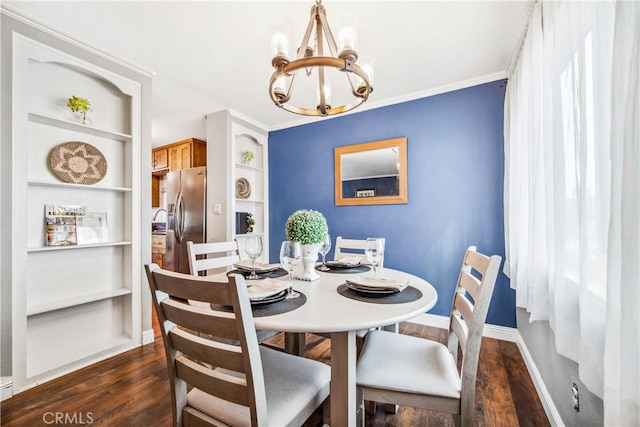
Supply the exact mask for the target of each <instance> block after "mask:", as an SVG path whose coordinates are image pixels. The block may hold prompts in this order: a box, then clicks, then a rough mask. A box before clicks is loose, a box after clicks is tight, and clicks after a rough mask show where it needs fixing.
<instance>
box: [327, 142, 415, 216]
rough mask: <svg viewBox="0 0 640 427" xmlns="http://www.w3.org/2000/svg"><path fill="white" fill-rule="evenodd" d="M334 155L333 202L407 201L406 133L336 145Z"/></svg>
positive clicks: (341, 204) (372, 202)
mask: <svg viewBox="0 0 640 427" xmlns="http://www.w3.org/2000/svg"><path fill="white" fill-rule="evenodd" d="M387 152H389V153H393V154H392V156H393V157H389V156H388V155H387ZM334 156H335V162H334V164H335V197H336V206H354V205H392V204H402V203H407V201H408V191H407V138H406V137H403V138H395V139H386V140H383V141H374V142H367V143H364V144H355V145H347V146H343V147H336V148H335V149H334ZM385 159H386V160H385ZM360 173H361V174H360ZM381 179H384V181H385V182H383V181H379V180H381ZM348 182H351V183H352V184H351V185H350V187H351V188H348V187H349V184H345V183H348ZM346 193H348V194H346Z"/></svg>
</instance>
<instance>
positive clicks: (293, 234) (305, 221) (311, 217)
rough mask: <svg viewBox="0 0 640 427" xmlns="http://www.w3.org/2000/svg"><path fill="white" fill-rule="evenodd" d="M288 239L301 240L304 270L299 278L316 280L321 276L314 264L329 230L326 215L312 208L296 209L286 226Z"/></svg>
mask: <svg viewBox="0 0 640 427" xmlns="http://www.w3.org/2000/svg"><path fill="white" fill-rule="evenodd" d="M284 231H285V234H286V236H287V239H288V240H292V241H295V242H300V245H301V246H302V264H303V266H304V271H303V272H302V273H301V274H299V275H297V276H296V278H297V279H301V280H308V281H312V280H316V279H319V278H320V276H319V275H318V274H317V273H316V271H315V268H314V265H315V262H316V261H317V260H318V248H319V247H320V243H322V241H323V240H324V239H325V237H326V236H327V233H328V232H329V227H328V226H327V220H326V219H325V217H324V215H322V214H321V213H320V212H318V211H314V210H311V209H303V210H298V211H295V212H294V213H292V214H291V216H289V218H288V219H287V222H286V224H285V227H284Z"/></svg>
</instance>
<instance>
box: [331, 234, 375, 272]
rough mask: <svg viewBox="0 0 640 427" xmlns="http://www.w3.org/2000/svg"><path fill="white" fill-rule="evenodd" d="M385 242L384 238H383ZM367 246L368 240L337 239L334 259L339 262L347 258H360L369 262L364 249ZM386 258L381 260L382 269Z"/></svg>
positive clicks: (340, 237) (339, 237)
mask: <svg viewBox="0 0 640 427" xmlns="http://www.w3.org/2000/svg"><path fill="white" fill-rule="evenodd" d="M382 240H383V241H384V238H382ZM366 246H367V241H366V240H359V239H344V238H342V236H338V237H336V244H335V247H334V250H333V259H334V261H338V260H339V259H340V258H343V257H346V256H359V257H360V259H361V260H362V262H367V261H368V259H367V256H366V255H365V254H364V249H365V247H366ZM383 263H384V257H383V258H382V259H381V260H380V267H381V268H382V267H383V265H382V264H383Z"/></svg>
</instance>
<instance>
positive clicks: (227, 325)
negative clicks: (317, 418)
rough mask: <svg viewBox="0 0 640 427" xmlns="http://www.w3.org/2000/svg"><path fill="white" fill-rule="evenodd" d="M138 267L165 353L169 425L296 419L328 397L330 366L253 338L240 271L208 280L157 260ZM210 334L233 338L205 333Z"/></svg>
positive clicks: (282, 423) (298, 422)
mask: <svg viewBox="0 0 640 427" xmlns="http://www.w3.org/2000/svg"><path fill="white" fill-rule="evenodd" d="M145 270H146V273H147V277H148V280H149V285H150V287H151V294H152V297H153V303H154V305H155V308H156V311H157V313H158V318H159V321H160V326H161V331H162V339H163V342H164V347H165V352H166V357H167V367H168V370H169V378H170V385H171V398H172V404H173V425H174V426H204V425H215V426H220V425H231V426H249V425H250V426H299V425H301V424H302V423H304V421H305V420H306V419H307V418H308V417H309V416H310V415H311V414H312V413H313V412H314V411H315V410H316V409H317V408H318V407H320V405H322V404H323V402H324V401H325V400H326V398H327V397H328V396H329V386H330V380H331V369H330V368H329V366H327V365H325V364H323V363H320V362H317V361H313V360H310V359H304V358H301V357H297V356H293V355H290V354H287V353H284V352H279V351H276V350H272V349H269V348H266V347H262V346H259V345H258V340H257V336H256V332H255V328H254V325H253V315H252V312H251V305H250V302H249V296H248V294H247V287H246V283H245V280H244V277H242V276H241V275H231V276H230V277H229V280H228V281H224V282H223V281H221V282H216V283H212V282H211V281H210V280H209V279H207V278H205V277H197V276H192V275H188V274H183V273H177V272H172V271H167V270H162V269H160V267H158V266H157V265H156V264H147V265H145ZM212 285H213V286H212ZM185 300H194V301H200V302H202V303H205V304H206V305H211V304H217V305H220V306H221V307H225V308H226V309H225V310H220V311H215V310H210V309H209V310H207V309H202V308H200V307H198V306H193V305H190V304H188V303H185V302H183V301H185ZM214 336H215V337H221V338H223V339H225V340H231V341H236V342H237V343H238V344H237V345H230V344H226V343H222V342H220V341H215V340H212V339H208V338H206V337H214ZM325 416H326V414H325Z"/></svg>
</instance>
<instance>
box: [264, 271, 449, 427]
mask: <svg viewBox="0 0 640 427" xmlns="http://www.w3.org/2000/svg"><path fill="white" fill-rule="evenodd" d="M318 274H319V275H320V279H318V280H315V281H313V282H305V281H300V280H295V279H294V281H293V288H294V289H295V290H297V291H300V292H302V293H304V295H305V296H306V298H307V301H306V302H305V304H304V305H302V306H301V307H298V308H296V309H295V310H292V311H289V312H286V313H282V314H277V315H273V316H263V317H254V319H253V320H254V323H255V326H256V328H257V329H265V330H272V331H281V332H297V333H304V332H311V333H313V332H322V333H330V334H331V395H330V400H331V425H332V426H336V427H342V426H353V425H355V424H356V409H357V408H356V382H355V378H356V341H355V340H356V331H358V330H361V329H370V328H375V327H379V326H387V325H393V324H395V323H398V322H402V321H405V320H409V319H411V318H413V317H416V316H418V315H420V314H422V313H424V312H426V311H428V310H429V309H431V308H432V307H433V306H434V305H435V303H436V301H437V300H438V294H437V292H436V290H435V289H434V288H433V286H431V284H429V283H428V282H427V281H425V280H423V279H421V278H419V277H417V276H414V275H412V274H409V273H404V272H402V271H398V270H393V269H390V268H383V269H379V270H378V274H379V275H380V277H384V278H385V279H394V280H399V281H406V282H408V283H409V285H410V286H412V287H414V288H417V289H419V290H420V291H421V292H422V296H421V297H420V298H419V299H417V300H415V301H411V302H405V303H397V304H383V303H375V302H364V301H358V300H354V299H350V298H347V297H345V296H343V295H341V294H339V293H338V290H337V288H338V286H340V285H341V284H343V283H345V280H346V279H348V278H349V277H350V276H351V277H353V276H354V275H353V274H340V273H335V272H331V273H326V272H318ZM360 274H362V275H367V276H370V275H371V274H372V273H371V272H367V273H360ZM285 279H286V277H283V278H281V279H279V280H285ZM381 298H384V297H381ZM380 302H382V301H380Z"/></svg>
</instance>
